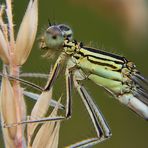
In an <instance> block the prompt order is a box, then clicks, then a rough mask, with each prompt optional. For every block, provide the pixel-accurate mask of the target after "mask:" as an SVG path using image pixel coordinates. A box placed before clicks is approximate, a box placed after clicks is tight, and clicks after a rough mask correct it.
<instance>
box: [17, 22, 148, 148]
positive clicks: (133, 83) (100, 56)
mask: <svg viewBox="0 0 148 148" xmlns="http://www.w3.org/2000/svg"><path fill="white" fill-rule="evenodd" d="M72 36H73V34H72V30H71V28H70V27H69V26H67V25H64V24H60V25H52V26H49V28H47V30H46V31H45V32H44V34H43V36H42V37H41V41H40V47H41V49H43V50H46V51H47V52H46V54H45V56H47V57H50V56H51V55H53V54H55V55H56V56H58V58H57V60H56V62H55V64H54V67H53V70H52V72H51V75H50V78H49V81H48V83H47V85H46V86H45V88H44V90H43V91H48V90H50V89H51V87H52V86H53V84H54V83H55V80H56V79H57V77H58V75H59V73H60V70H61V69H62V67H63V64H64V63H66V68H65V77H66V89H67V91H66V96H67V99H66V114H65V119H68V118H70V117H71V114H72V107H71V105H72V95H71V92H72V85H73V84H74V86H75V88H76V90H77V92H78V93H79V95H80V97H81V99H82V101H83V103H84V105H85V107H86V109H87V111H88V113H89V116H90V118H91V120H92V123H93V125H94V128H95V130H96V133H97V136H96V137H95V138H89V139H86V140H83V141H81V142H78V143H76V144H73V145H71V146H70V147H88V146H93V145H95V144H97V143H99V142H101V141H104V140H106V139H108V138H110V136H111V135H112V134H111V130H110V128H109V126H108V125H107V122H106V120H105V118H104V117H103V115H102V113H101V111H100V109H99V107H98V106H97V105H96V104H95V103H94V102H93V99H92V98H91V96H90V95H89V93H88V92H87V90H86V89H85V87H84V86H83V85H82V82H83V81H84V80H91V81H93V82H94V83H96V84H97V85H99V86H101V87H103V88H105V89H106V90H107V91H108V92H109V93H110V94H111V95H113V97H114V98H116V99H117V100H119V101H120V102H121V103H122V104H124V105H126V106H127V107H129V108H130V109H131V110H133V111H134V112H135V113H137V114H138V115H140V116H141V117H143V118H144V119H146V120H148V80H147V79H145V78H144V77H143V76H142V75H141V74H140V72H139V71H138V70H137V69H136V66H135V65H134V63H132V62H131V61H129V60H127V59H126V58H125V57H122V56H119V55H116V54H112V53H109V52H106V51H102V50H100V49H95V48H92V47H86V46H85V45H83V43H82V42H78V41H76V40H73V39H72ZM56 119H57V118H56ZM59 119H61V118H59ZM43 120H44V121H45V120H49V121H50V118H48V119H43ZM52 120H53V119H52ZM29 122H30V121H28V123H29ZM25 123H27V121H26V122H25ZM18 124H19V123H18Z"/></svg>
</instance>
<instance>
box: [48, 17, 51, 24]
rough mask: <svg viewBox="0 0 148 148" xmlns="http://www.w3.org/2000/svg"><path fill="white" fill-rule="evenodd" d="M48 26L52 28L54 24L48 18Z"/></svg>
mask: <svg viewBox="0 0 148 148" xmlns="http://www.w3.org/2000/svg"><path fill="white" fill-rule="evenodd" d="M48 25H49V26H52V23H51V21H50V18H48Z"/></svg>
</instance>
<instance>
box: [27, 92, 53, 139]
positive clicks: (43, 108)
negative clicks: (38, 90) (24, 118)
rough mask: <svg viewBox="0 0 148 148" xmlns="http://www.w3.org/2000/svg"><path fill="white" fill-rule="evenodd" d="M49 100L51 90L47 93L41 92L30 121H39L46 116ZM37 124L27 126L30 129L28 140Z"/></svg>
mask: <svg viewBox="0 0 148 148" xmlns="http://www.w3.org/2000/svg"><path fill="white" fill-rule="evenodd" d="M51 98H52V90H51V91H47V92H42V94H41V95H40V97H39V98H38V100H37V102H36V104H35V106H34V108H33V110H32V112H31V117H30V120H36V119H41V118H43V117H44V116H45V115H46V113H47V111H48V108H49V101H51ZM38 124H39V123H32V124H30V125H29V129H30V130H29V133H28V135H29V138H32V135H33V133H34V131H35V129H36V127H37V126H38Z"/></svg>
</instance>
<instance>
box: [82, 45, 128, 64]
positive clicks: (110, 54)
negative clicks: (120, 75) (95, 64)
mask: <svg viewBox="0 0 148 148" xmlns="http://www.w3.org/2000/svg"><path fill="white" fill-rule="evenodd" d="M82 48H83V49H84V50H87V51H90V52H93V53H99V54H102V55H105V56H110V57H113V58H115V59H118V60H121V61H123V63H125V62H127V60H126V59H125V57H122V56H119V55H116V54H112V53H109V52H105V51H102V50H96V49H95V48H89V47H85V46H84V47H82ZM90 56H92V55H90ZM95 58H98V57H95ZM99 59H101V58H100V57H99ZM102 60H109V59H104V58H102ZM109 61H111V60H109ZM114 62H115V61H114Z"/></svg>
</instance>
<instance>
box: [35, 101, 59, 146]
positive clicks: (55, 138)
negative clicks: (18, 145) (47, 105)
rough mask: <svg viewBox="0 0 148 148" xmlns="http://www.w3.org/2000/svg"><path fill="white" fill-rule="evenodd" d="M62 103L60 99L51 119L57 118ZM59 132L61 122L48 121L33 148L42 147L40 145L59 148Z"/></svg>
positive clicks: (38, 133) (40, 131)
mask: <svg viewBox="0 0 148 148" xmlns="http://www.w3.org/2000/svg"><path fill="white" fill-rule="evenodd" d="M60 101H61V98H60V99H59V101H58V104H57V105H56V107H55V108H54V110H53V111H52V113H51V114H50V115H49V117H56V116H57V112H58V106H59V104H60ZM59 130H60V121H52V122H48V121H47V122H46V123H45V124H43V125H42V127H41V128H40V130H39V131H38V132H37V134H36V137H35V139H34V141H33V145H32V148H36V147H37V146H38V147H40V145H42V147H50V148H57V147H58V143H59ZM43 137H44V138H43Z"/></svg>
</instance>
